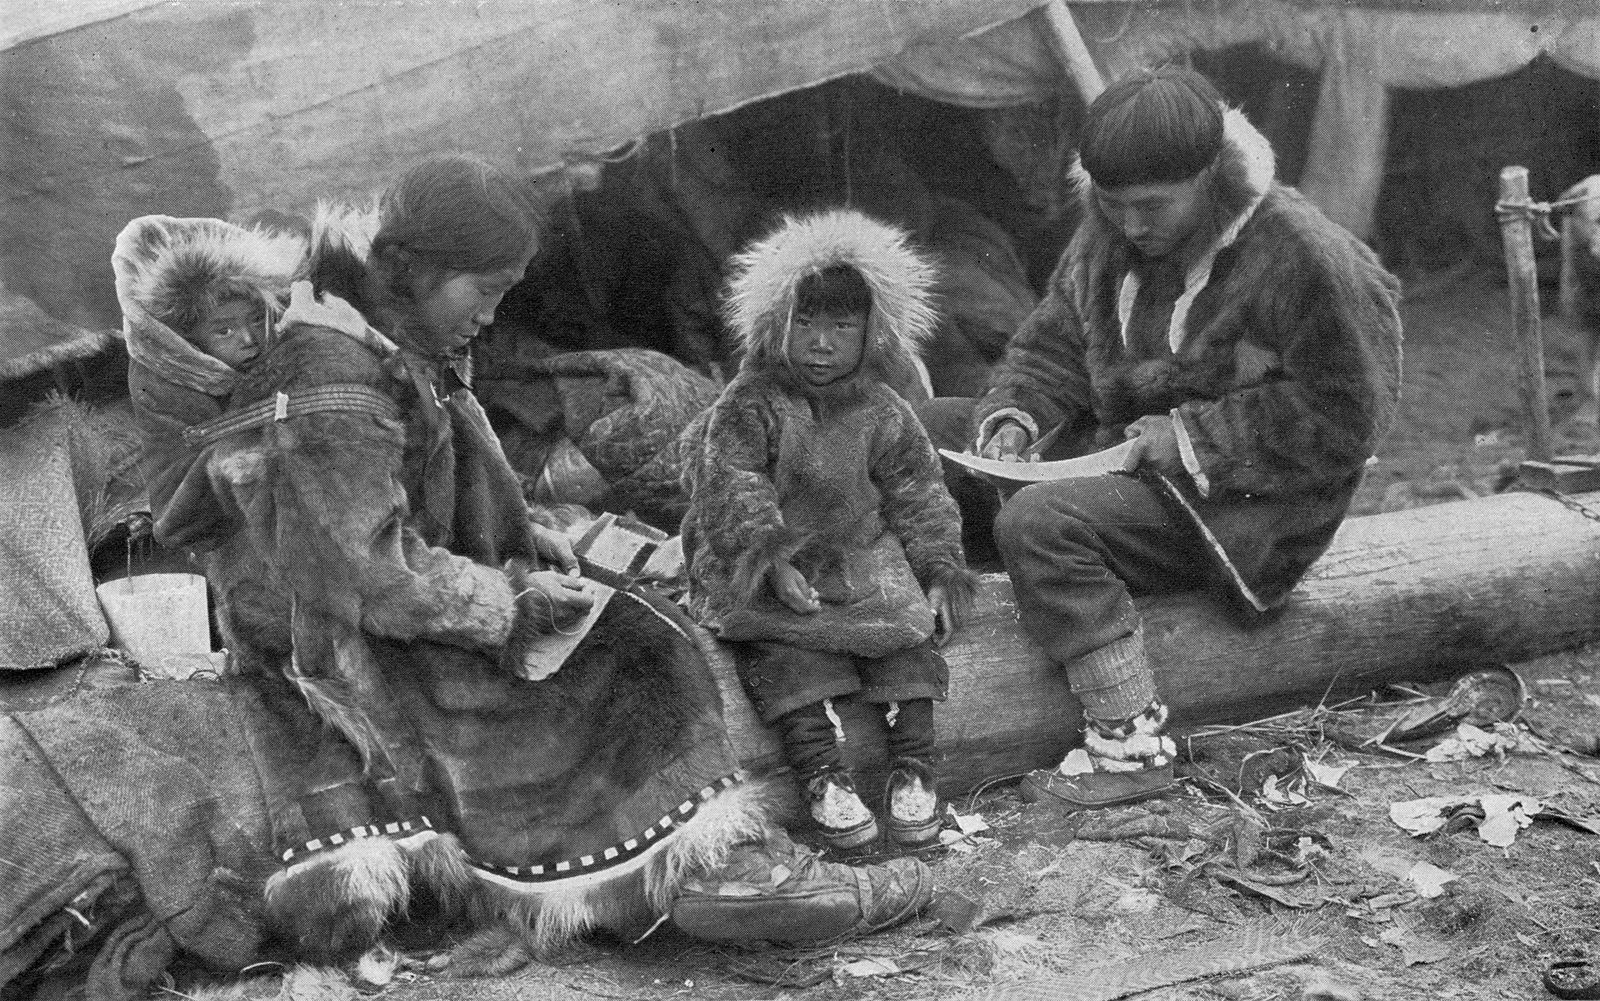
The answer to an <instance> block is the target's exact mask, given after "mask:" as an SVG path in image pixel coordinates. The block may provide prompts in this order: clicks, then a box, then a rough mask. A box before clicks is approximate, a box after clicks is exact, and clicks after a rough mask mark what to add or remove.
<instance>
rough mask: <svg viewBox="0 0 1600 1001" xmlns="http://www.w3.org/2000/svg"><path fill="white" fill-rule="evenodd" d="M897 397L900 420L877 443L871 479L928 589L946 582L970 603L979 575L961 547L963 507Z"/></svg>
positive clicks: (959, 600)
mask: <svg viewBox="0 0 1600 1001" xmlns="http://www.w3.org/2000/svg"><path fill="white" fill-rule="evenodd" d="M885 395H886V396H892V397H893V403H894V414H895V417H896V418H897V419H896V420H894V421H892V422H889V423H888V424H887V425H886V426H885V427H884V430H883V434H882V436H881V438H880V439H879V442H878V443H877V445H878V447H877V448H876V449H875V452H876V454H875V455H874V456H873V461H872V482H873V484H874V485H875V486H877V488H878V490H879V492H880V493H881V495H882V506H881V509H880V510H881V511H882V513H883V521H884V525H885V526H886V527H887V528H888V529H889V531H891V532H893V533H894V534H895V536H896V537H898V538H899V539H900V545H901V546H902V547H903V548H904V549H905V553H906V562H907V563H909V564H911V572H912V573H914V574H916V577H917V583H918V584H920V585H922V589H923V590H924V591H926V590H927V589H928V588H930V587H933V586H934V585H936V584H937V585H941V586H943V587H944V588H945V589H946V590H947V591H948V592H949V594H950V596H951V598H952V599H953V600H954V601H955V603H956V606H957V607H958V608H961V609H965V608H967V607H969V606H970V605H971V603H972V594H973V587H974V583H975V580H976V578H975V577H974V576H973V575H972V574H971V573H970V572H969V571H968V570H967V561H966V555H965V554H964V553H963V552H962V548H961V512H960V510H959V509H958V508H957V507H956V502H955V499H954V498H952V497H951V496H950V491H949V490H948V489H947V488H946V487H945V483H944V471H943V469H942V468H941V467H940V465H939V456H938V453H936V452H935V451H934V450H933V444H932V443H931V442H930V441H929V440H928V433H927V431H925V430H924V429H923V427H922V424H921V422H920V421H918V420H917V417H916V415H915V414H914V413H913V412H912V410H911V407H910V405H909V404H907V403H906V402H905V401H904V400H903V399H901V398H900V397H899V396H897V395H895V394H892V393H886V394H885Z"/></svg>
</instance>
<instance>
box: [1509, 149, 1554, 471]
mask: <svg viewBox="0 0 1600 1001" xmlns="http://www.w3.org/2000/svg"><path fill="white" fill-rule="evenodd" d="M1532 204H1533V201H1532V199H1530V198H1529V197H1528V168H1526V167H1506V168H1505V169H1503V170H1501V171H1500V205H1501V206H1502V209H1501V211H1500V213H1499V214H1500V238H1501V240H1502V242H1503V243H1504V244H1505V252H1506V276H1507V278H1508V279H1509V281H1508V283H1507V290H1508V291H1509V293H1510V295H1511V322H1512V328H1513V329H1514V330H1515V332H1516V335H1517V348H1518V350H1517V358H1518V362H1519V366H1518V368H1519V372H1520V376H1521V377H1520V379H1519V380H1518V389H1519V390H1520V392H1521V394H1522V408H1523V410H1524V411H1525V412H1526V413H1527V415H1528V458H1530V459H1533V460H1535V461H1539V462H1548V461H1549V460H1550V458H1551V455H1552V452H1551V444H1550V401H1549V398H1548V396H1547V395H1546V393H1545V386H1544V335H1543V333H1542V332H1541V330H1540V328H1539V275H1538V272H1537V270H1536V269H1535V267H1534V262H1533V220H1532V219H1531V218H1529V216H1528V215H1527V213H1525V212H1523V211H1519V210H1520V209H1521V208H1523V207H1525V206H1529V205H1532Z"/></svg>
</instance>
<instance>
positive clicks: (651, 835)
mask: <svg viewBox="0 0 1600 1001" xmlns="http://www.w3.org/2000/svg"><path fill="white" fill-rule="evenodd" d="M743 779H744V773H743V772H734V773H733V774H732V775H724V776H723V777H722V778H720V779H717V780H716V781H715V782H713V783H711V784H710V785H708V786H706V787H705V788H704V789H701V790H700V791H699V792H698V793H695V795H694V796H693V797H692V798H690V799H686V800H684V801H683V802H682V803H679V804H678V805H677V806H675V807H673V809H672V812H670V813H668V814H667V815H666V816H664V817H662V818H661V819H660V820H658V821H656V822H655V823H654V824H652V825H650V826H649V827H647V828H645V829H644V830H643V831H641V832H639V834H637V835H635V836H634V837H631V838H629V839H628V840H626V841H624V842H622V843H621V844H616V845H612V846H611V847H609V848H607V849H605V850H604V851H600V852H596V853H595V854H593V855H583V856H580V857H578V858H575V859H566V860H563V861H561V862H554V863H551V864H549V865H523V866H504V865H485V864H483V863H482V862H477V861H473V860H470V859H469V860H468V861H470V862H471V864H472V866H473V868H475V869H481V870H482V871H484V872H490V873H494V874H495V875H496V876H505V877H510V878H511V879H514V880H517V881H518V882H522V883H543V882H548V881H550V880H556V879H565V878H568V877H570V876H577V875H581V874H584V873H592V872H600V871H603V870H605V869H609V868H610V867H612V866H615V865H621V864H622V863H623V862H627V861H628V860H629V859H633V858H637V857H638V856H639V855H641V854H643V853H644V852H645V851H646V850H647V849H648V848H649V847H650V846H651V845H653V844H655V843H656V842H657V841H660V840H661V839H662V838H664V837H666V836H667V835H668V834H671V833H672V832H673V830H675V829H676V828H678V827H680V826H682V825H683V824H684V823H686V822H687V821H688V820H689V818H691V817H693V816H694V815H695V813H696V812H698V811H699V809H700V806H701V805H702V804H703V803H705V802H706V800H708V799H710V798H711V797H712V796H715V795H716V794H717V793H719V792H722V791H723V790H724V789H731V788H732V787H733V786H736V785H738V784H739V783H740V782H741V781H743Z"/></svg>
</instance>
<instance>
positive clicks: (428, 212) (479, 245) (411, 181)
mask: <svg viewBox="0 0 1600 1001" xmlns="http://www.w3.org/2000/svg"><path fill="white" fill-rule="evenodd" d="M378 214H379V224H378V233H377V235H376V236H374V237H373V239H372V258H373V260H375V261H384V262H386V263H388V264H390V265H391V269H392V270H393V272H394V273H395V274H396V277H398V276H399V275H400V274H401V273H403V272H404V271H406V270H407V266H414V265H420V266H421V267H423V268H426V269H429V270H433V271H439V272H443V271H466V272H471V273H474V274H481V273H486V272H492V271H499V270H501V269H503V268H507V267H512V266H514V265H516V264H518V263H520V262H522V261H523V260H525V259H527V258H528V257H530V256H532V254H533V253H534V251H536V250H537V249H538V246H539V233H540V230H541V223H542V221H543V220H542V219H541V218H540V215H539V211H538V209H537V208H535V206H534V203H533V201H532V200H531V198H530V196H529V186H528V184H526V183H525V182H523V181H522V180H521V179H519V178H518V177H516V176H515V175H513V174H510V173H508V172H506V171H503V170H501V169H499V168H498V167H495V166H492V165H490V164H488V163H485V162H484V161H482V160H479V159H477V158H476V157H471V156H464V155H459V154H449V155H444V156H436V157H432V158H430V159H428V160H424V161H423V162H421V163H419V164H417V165H416V166H414V167H412V168H411V169H410V170H408V171H406V172H405V174H403V175H402V176H401V177H400V178H399V179H398V180H396V181H395V182H394V183H393V184H392V185H390V186H389V190H387V191H385V192H384V193H383V198H382V200H381V201H380V202H379V203H378ZM396 264H398V265H402V266H401V267H394V265H396Z"/></svg>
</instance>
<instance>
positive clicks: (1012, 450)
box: [978, 421, 1039, 462]
mask: <svg viewBox="0 0 1600 1001" xmlns="http://www.w3.org/2000/svg"><path fill="white" fill-rule="evenodd" d="M1027 447H1028V429H1027V428H1025V427H1023V426H1022V425H1021V424H1018V423H1017V422H1016V421H1002V422H1001V424H1000V426H999V427H998V428H996V429H995V432H994V434H991V435H990V436H989V440H988V441H986V442H983V447H982V448H981V449H980V450H979V452H978V454H979V455H980V456H982V457H983V458H985V459H999V460H1000V461H1001V462H1022V461H1024V457H1023V454H1022V452H1023V450H1024V449H1026V448H1027ZM1027 461H1028V462H1038V461H1039V457H1038V456H1037V455H1034V456H1028V457H1027Z"/></svg>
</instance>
